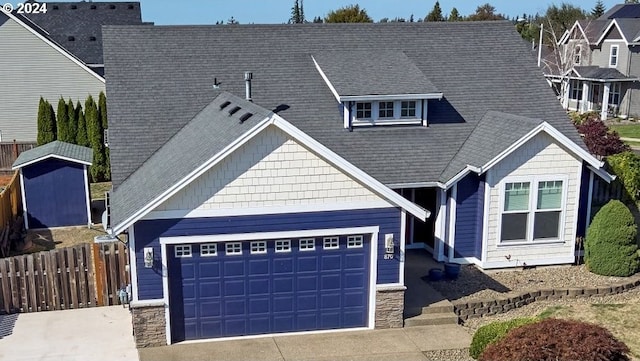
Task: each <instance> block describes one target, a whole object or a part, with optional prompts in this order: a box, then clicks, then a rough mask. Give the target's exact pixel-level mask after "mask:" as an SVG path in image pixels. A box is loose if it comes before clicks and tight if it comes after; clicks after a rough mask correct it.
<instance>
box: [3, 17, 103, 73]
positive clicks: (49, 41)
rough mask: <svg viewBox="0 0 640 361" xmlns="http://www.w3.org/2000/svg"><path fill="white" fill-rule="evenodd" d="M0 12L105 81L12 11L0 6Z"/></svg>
mask: <svg viewBox="0 0 640 361" xmlns="http://www.w3.org/2000/svg"><path fill="white" fill-rule="evenodd" d="M0 12H2V13H3V14H5V15H7V16H8V17H9V18H10V19H11V20H13V21H15V22H16V23H18V24H20V25H21V26H22V27H23V28H25V29H27V30H28V31H29V32H30V33H31V34H33V35H35V36H36V37H37V38H38V39H40V40H42V41H43V42H44V43H45V44H47V45H49V46H50V47H52V48H53V49H55V50H56V51H58V52H59V53H60V54H62V55H63V56H65V57H66V58H67V59H69V60H71V61H72V62H73V63H75V64H76V65H78V66H79V67H80V68H82V69H83V70H85V71H86V72H88V73H89V74H91V75H93V76H94V77H95V78H96V79H98V80H100V81H101V82H102V83H104V82H105V81H104V78H103V77H101V76H100V75H98V74H96V73H95V72H94V71H93V70H91V69H90V68H89V67H88V66H87V65H86V64H84V63H83V62H82V61H80V60H79V59H78V58H76V57H75V56H73V55H72V54H71V53H69V52H68V51H67V50H65V49H64V48H62V47H61V46H59V45H57V44H56V43H54V42H52V41H51V40H49V39H47V38H45V37H44V36H42V35H41V34H40V33H38V32H37V31H35V30H33V28H31V27H30V26H29V25H27V24H25V23H24V22H23V21H22V20H20V19H18V18H17V17H15V16H14V15H13V14H12V13H10V12H6V11H4V9H2V7H0Z"/></svg>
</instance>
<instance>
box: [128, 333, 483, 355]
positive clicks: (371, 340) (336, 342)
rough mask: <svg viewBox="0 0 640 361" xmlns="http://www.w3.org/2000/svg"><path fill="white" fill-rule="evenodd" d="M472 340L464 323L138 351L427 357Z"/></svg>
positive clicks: (194, 344)
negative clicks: (426, 352)
mask: <svg viewBox="0 0 640 361" xmlns="http://www.w3.org/2000/svg"><path fill="white" fill-rule="evenodd" d="M470 343H471V336H470V335H469V334H468V333H467V332H466V331H465V330H464V329H463V328H462V327H460V326H457V325H442V326H418V327H408V328H396V329H386V330H371V331H353V332H331V333H321V334H313V335H299V336H280V337H265V338H255V339H247V340H236V341H211V342H186V343H185V342H183V343H179V344H176V345H171V346H163V347H153V348H146V349H140V350H139V351H140V360H141V361H173V360H176V361H177V360H182V361H195V360H203V361H204V360H256V361H258V360H262V361H288V360H309V361H311V360H315V361H329V360H343V361H344V360H353V361H359V360H362V361H364V360H374V361H375V360H380V361H383V360H385V361H386V360H389V361H393V360H407V361H412V360H415V361H426V360H427V358H426V357H425V356H424V354H423V352H425V351H434V350H450V349H461V348H468V347H469V344H470Z"/></svg>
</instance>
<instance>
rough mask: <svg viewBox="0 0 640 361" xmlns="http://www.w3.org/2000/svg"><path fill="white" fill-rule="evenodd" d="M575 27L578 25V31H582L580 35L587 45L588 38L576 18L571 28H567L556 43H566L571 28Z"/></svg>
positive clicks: (571, 30) (571, 31)
mask: <svg viewBox="0 0 640 361" xmlns="http://www.w3.org/2000/svg"><path fill="white" fill-rule="evenodd" d="M576 27H578V29H579V30H580V33H582V36H583V37H584V39H585V41H586V42H587V45H590V44H589V38H588V37H587V34H586V33H585V32H584V30H583V29H582V26H581V25H580V23H579V22H578V21H577V20H576V22H575V23H574V24H573V26H572V27H571V29H569V30H567V31H565V32H564V34H563V35H562V37H561V38H560V40H558V44H563V43H566V42H567V41H569V37H570V36H571V34H572V33H573V30H574V29H575V28H576Z"/></svg>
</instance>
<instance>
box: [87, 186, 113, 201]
mask: <svg viewBox="0 0 640 361" xmlns="http://www.w3.org/2000/svg"><path fill="white" fill-rule="evenodd" d="M110 189H111V182H102V183H91V184H90V185H89V190H90V192H91V199H94V200H95V199H104V192H106V191H108V190H110Z"/></svg>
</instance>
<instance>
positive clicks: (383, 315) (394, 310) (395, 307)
mask: <svg viewBox="0 0 640 361" xmlns="http://www.w3.org/2000/svg"><path fill="white" fill-rule="evenodd" d="M406 289H407V288H406V287H404V286H398V287H389V288H383V289H379V290H377V291H376V328H398V327H402V326H403V325H404V319H403V313H404V291H405V290H406Z"/></svg>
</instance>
